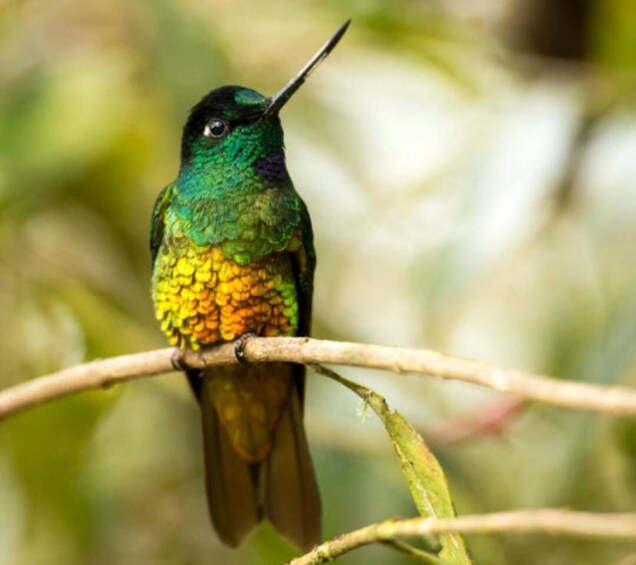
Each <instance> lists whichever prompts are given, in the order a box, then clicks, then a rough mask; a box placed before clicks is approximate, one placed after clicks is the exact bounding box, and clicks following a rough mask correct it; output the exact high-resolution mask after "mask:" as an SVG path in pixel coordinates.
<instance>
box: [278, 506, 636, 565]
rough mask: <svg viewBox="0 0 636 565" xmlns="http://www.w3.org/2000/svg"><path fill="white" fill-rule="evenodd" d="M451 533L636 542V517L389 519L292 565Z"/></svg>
mask: <svg viewBox="0 0 636 565" xmlns="http://www.w3.org/2000/svg"><path fill="white" fill-rule="evenodd" d="M450 532H457V533H465V534H485V533H504V532H509V533H510V532H516V533H530V532H541V533H545V534H560V535H567V536H575V537H586V538H599V539H600V538H611V539H616V540H636V514H600V513H599V514H596V513H590V512H573V511H568V510H553V509H542V510H516V511H513V512H498V513H494V514H480V515H473V516H460V517H458V518H448V519H435V518H412V519H409V520H387V521H386V522H380V523H378V524H371V525H370V526H365V527H364V528H360V529H359V530H354V531H353V532H349V533H347V534H343V535H341V536H339V537H337V538H335V539H333V540H331V541H327V542H324V543H322V544H320V545H319V546H317V547H315V548H314V549H313V550H312V551H310V552H309V553H306V554H305V555H302V556H301V557H298V558H296V559H293V560H292V561H290V562H289V565H317V564H319V563H325V562H327V561H332V560H333V559H335V558H336V557H339V556H340V555H343V554H344V553H348V552H349V551H352V550H353V549H356V548H358V547H361V546H363V545H368V544H371V543H376V542H385V541H387V540H395V539H399V538H403V537H413V536H418V537H421V536H430V535H434V534H446V533H450Z"/></svg>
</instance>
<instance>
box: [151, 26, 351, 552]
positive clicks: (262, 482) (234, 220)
mask: <svg viewBox="0 0 636 565" xmlns="http://www.w3.org/2000/svg"><path fill="white" fill-rule="evenodd" d="M349 23H350V20H349V21H347V22H345V23H344V24H343V25H342V26H341V27H340V28H339V29H338V31H337V32H336V33H335V34H334V35H333V36H332V37H331V39H330V40H329V41H328V42H327V43H326V44H325V45H324V46H323V47H322V49H320V50H319V51H318V52H317V53H316V55H315V56H314V57H313V58H312V59H311V60H310V61H309V62H308V63H307V64H306V65H305V67H303V69H302V70H301V71H300V72H299V73H298V74H297V75H296V76H295V77H294V78H292V80H290V81H289V82H288V83H287V84H286V85H285V87H283V88H282V89H281V90H280V91H279V92H278V93H277V94H276V95H274V96H273V97H266V96H263V95H262V94H259V93H258V92H256V91H255V90H252V89H250V88H245V87H242V86H223V87H221V88H217V89H216V90H212V91H211V92H209V93H208V94H207V95H205V96H204V97H203V98H202V99H201V101H200V102H199V103H198V104H196V105H195V106H194V107H193V108H192V110H191V111H190V115H189V117H188V119H187V121H186V123H185V126H184V128H183V137H182V142H181V165H180V169H179V172H178V175H177V178H176V179H175V180H174V181H173V182H171V183H170V184H169V185H168V186H166V187H165V188H164V189H163V190H162V191H161V193H160V194H159V196H158V198H157V201H156V203H155V206H154V209H153V212H152V221H151V228H150V250H151V254H152V297H153V302H154V307H155V313H156V317H157V319H158V320H159V322H160V325H161V329H162V331H163V332H164V333H165V334H166V336H167V337H168V340H169V342H170V343H171V344H172V345H174V346H176V347H177V348H178V351H179V352H183V351H184V350H186V349H191V350H194V351H197V350H200V349H201V348H204V347H209V346H213V345H215V344H220V343H224V342H232V341H234V342H235V343H236V346H235V351H236V354H237V358H238V359H239V361H240V360H242V359H243V354H242V349H241V348H242V344H243V343H244V341H245V336H250V335H257V336H306V335H309V331H310V322H311V307H312V294H313V278H314V269H315V266H316V254H315V251H314V244H313V232H312V227H311V220H310V217H309V213H308V211H307V207H306V206H305V203H304V202H303V200H302V199H301V197H300V196H299V195H298V193H297V192H296V190H295V188H294V185H293V183H292V180H291V178H290V176H289V172H288V170H287V166H286V163H285V153H284V144H283V129H282V126H281V122H280V118H279V112H280V110H281V109H282V108H283V106H284V105H285V104H286V102H287V101H288V100H289V99H290V98H291V97H292V95H293V94H294V93H295V92H296V91H297V90H298V89H299V88H300V86H301V85H302V84H303V83H304V82H305V80H306V79H307V77H308V76H309V75H310V73H311V72H312V71H313V70H314V69H315V68H316V67H317V66H318V65H319V63H320V62H321V61H322V60H323V59H324V58H325V57H326V56H327V55H328V54H329V53H330V52H331V51H332V50H333V49H334V47H335V46H336V45H337V43H338V42H339V41H340V39H341V38H342V36H343V35H344V33H345V32H346V30H347V27H348V26H349ZM180 367H182V368H184V369H185V372H186V376H187V378H188V381H189V384H190V387H191V389H192V391H193V392H194V396H195V397H196V399H197V401H198V403H199V406H200V409H201V422H202V427H203V449H204V461H205V482H206V493H207V499H208V507H209V511H210V516H211V519H212V523H213V526H214V528H215V530H216V532H217V534H218V536H219V538H220V539H221V541H222V542H224V543H225V544H227V545H229V546H231V547H236V546H238V545H239V544H240V543H241V542H242V541H243V539H244V538H245V537H246V536H247V535H248V534H249V533H250V531H252V530H253V529H254V527H255V526H256V525H257V524H258V523H259V522H260V521H261V520H262V519H264V518H266V519H268V520H269V521H270V522H271V523H272V524H273V525H274V527H275V528H276V529H277V530H278V532H279V533H280V534H281V535H282V536H283V537H284V538H286V539H287V540H288V541H289V542H291V543H292V544H293V545H295V546H296V547H297V548H299V549H300V550H305V551H306V550H308V549H310V548H311V547H312V546H314V545H316V544H317V543H318V542H319V541H320V536H321V526H320V514H321V508H320V496H319V492H318V486H317V481H316V477H315V474H314V470H313V465H312V461H311V456H310V453H309V448H308V444H307V438H306V435H305V430H304V427H303V422H302V420H303V401H304V393H305V368H304V366H302V365H296V364H292V363H261V364H258V363H238V364H236V365H227V366H223V367H215V368H209V369H203V370H194V369H190V368H188V367H187V366H185V365H180Z"/></svg>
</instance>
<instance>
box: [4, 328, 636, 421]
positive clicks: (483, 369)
mask: <svg viewBox="0 0 636 565" xmlns="http://www.w3.org/2000/svg"><path fill="white" fill-rule="evenodd" d="M244 351H245V357H246V359H247V360H248V361H252V362H273V361H291V362H295V363H304V364H306V365H312V364H318V363H321V364H332V365H345V366H354V367H367V368H370V369H383V370H386V371H392V372H395V373H416V374H420V375H428V376H436V377H440V378H444V379H453V380H458V381H463V382H467V383H473V384H478V385H482V386H486V387H489V388H492V389H494V390H498V391H500V392H506V393H512V394H516V395H518V396H520V397H522V398H524V399H526V400H530V401H534V402H545V403H547V404H554V405H557V406H564V407H567V408H575V409H579V410H590V411H595V412H602V413H606V414H614V415H622V416H626V415H634V414H636V390H635V389H632V388H628V387H621V386H614V387H610V386H601V385H594V384H586V383H577V382H566V381H559V380H556V379H551V378H549V377H545V376H541V375H535V374H531V373H525V372H522V371H517V370H514V369H503V368H500V367H496V366H493V365H488V364H485V363H480V362H478V361H471V360H468V359H461V358H459V357H451V356H449V355H443V354H441V353H437V352H435V351H428V350H425V349H404V348H399V347H388V346H382V345H365V344H360V343H347V342H338V341H327V340H318V339H310V338H283V337H277V338H256V337H255V338H249V339H248V340H247V342H246V344H245V348H244ZM174 354H175V349H172V348H166V349H159V350H155V351H149V352H146V353H137V354H133V355H123V356H121V357H113V358H110V359H104V360H96V361H91V362H90V363H86V364H84V365H78V366H76V367H71V368H69V369H64V370H62V371H60V372H58V373H53V374H51V375H48V376H44V377H40V378H37V379H33V380H30V381H28V382H25V383H23V384H20V385H17V386H14V387H11V388H8V389H5V390H4V391H2V392H0V419H3V418H7V417H8V416H11V415H13V414H17V413H18V412H21V411H23V410H26V409H28V408H31V407H33V406H37V405H39V404H42V403H44V402H48V401H49V400H53V399H55V398H61V397H64V396H70V395H72V394H76V393H78V392H82V391H85V390H90V389H95V388H99V387H105V386H110V385H113V384H117V383H121V382H124V381H128V380H132V379H138V378H144V377H149V376H152V375H158V374H161V373H168V372H170V371H173V370H174V369H173V366H172V361H171V359H172V356H173V355H174ZM184 359H185V361H186V363H187V364H188V365H189V366H191V367H193V368H200V367H210V366H215V365H226V364H231V363H236V362H237V361H236V358H235V356H234V344H232V343H227V344H224V345H220V346H218V347H214V348H212V349H209V350H207V351H205V352H201V353H195V352H192V351H186V352H185V354H184Z"/></svg>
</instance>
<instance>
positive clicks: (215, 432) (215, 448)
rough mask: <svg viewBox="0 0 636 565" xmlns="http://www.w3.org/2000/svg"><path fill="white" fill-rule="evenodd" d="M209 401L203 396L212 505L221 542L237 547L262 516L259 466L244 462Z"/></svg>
mask: <svg viewBox="0 0 636 565" xmlns="http://www.w3.org/2000/svg"><path fill="white" fill-rule="evenodd" d="M206 398H209V395H206V394H203V395H201V396H200V401H201V418H202V423H203V442H204V454H205V470H206V471H205V483H206V489H207V495H208V506H209V509H210V515H211V518H212V523H213V524H214V528H215V530H216V532H217V534H218V535H219V537H220V538H221V540H222V541H223V542H224V543H225V544H227V545H229V546H231V547H237V546H238V545H240V543H241V542H242V541H243V539H244V538H245V536H247V534H249V533H250V531H252V529H253V528H254V527H255V526H256V525H257V524H258V523H259V521H260V520H261V517H262V515H261V512H260V511H259V508H258V504H257V497H256V479H257V472H258V465H255V464H253V463H249V462H247V461H244V460H243V459H241V457H240V456H239V455H238V453H237V452H236V450H235V449H234V448H233V446H232V443H231V441H230V438H229V436H228V434H227V432H226V431H225V429H224V428H223V426H221V425H220V423H219V420H218V417H217V415H216V411H215V410H214V408H213V406H212V404H211V402H210V401H209V400H206ZM208 403H209V404H208Z"/></svg>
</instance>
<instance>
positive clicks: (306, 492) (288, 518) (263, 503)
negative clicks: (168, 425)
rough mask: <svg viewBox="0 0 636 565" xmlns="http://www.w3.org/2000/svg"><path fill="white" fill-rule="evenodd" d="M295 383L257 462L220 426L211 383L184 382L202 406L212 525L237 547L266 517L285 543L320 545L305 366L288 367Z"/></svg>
mask: <svg viewBox="0 0 636 565" xmlns="http://www.w3.org/2000/svg"><path fill="white" fill-rule="evenodd" d="M285 369H288V370H291V371H293V372H294V385H295V386H292V390H291V391H290V393H289V395H288V398H287V401H286V402H285V404H284V405H283V408H282V411H281V416H280V420H279V422H278V424H277V426H276V430H275V431H274V435H273V443H272V449H271V451H270V453H269V456H268V457H267V458H266V459H265V460H263V461H262V462H258V463H250V462H249V461H246V460H245V459H244V458H242V457H241V456H240V455H239V454H238V452H237V451H236V449H235V448H234V446H233V445H232V443H231V440H230V438H229V435H228V433H227V431H226V430H225V428H224V427H223V425H221V423H220V422H219V419H218V416H217V414H216V410H215V409H214V406H213V404H212V402H211V400H210V396H211V395H210V394H205V393H203V394H202V393H201V392H202V388H203V387H206V386H207V384H206V383H207V382H209V380H208V379H207V378H206V377H205V376H203V378H202V377H201V376H199V374H197V373H189V374H188V379H189V381H190V384H191V386H192V388H193V390H194V392H195V394H196V396H197V398H198V399H199V402H200V405H201V418H202V423H203V448H204V452H205V467H206V475H205V476H206V488H207V496H208V506H209V510H210V515H211V517H212V523H213V524H214V528H215V530H216V531H217V533H218V535H219V537H220V538H221V540H222V541H223V542H224V543H226V544H227V545H229V546H232V547H236V546H238V545H239V544H240V543H241V541H242V540H243V539H244V538H245V536H246V535H247V534H248V533H249V532H250V531H251V530H252V529H253V528H254V527H255V526H256V525H257V524H258V523H259V522H260V520H261V519H262V518H263V517H266V518H268V519H269V520H270V521H271V522H272V524H273V525H274V526H275V527H276V529H277V530H278V531H279V532H280V534H281V535H282V536H284V537H285V538H286V539H287V540H288V541H289V542H291V543H292V544H293V545H295V546H296V547H298V548H299V549H301V550H303V551H306V550H309V549H310V548H311V547H313V546H314V545H316V544H317V543H318V542H319V541H320V496H319V494H318V486H317V483H316V478H315V475H314V470H313V465H312V463H311V456H310V453H309V448H308V445H307V438H306V436H305V430H304V427H303V423H302V407H301V402H302V400H301V395H302V389H303V386H304V370H303V369H304V368H302V367H299V366H293V365H287V366H285Z"/></svg>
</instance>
